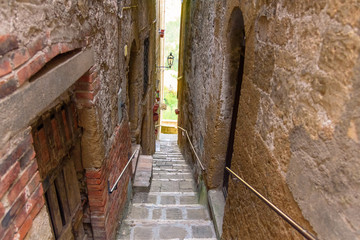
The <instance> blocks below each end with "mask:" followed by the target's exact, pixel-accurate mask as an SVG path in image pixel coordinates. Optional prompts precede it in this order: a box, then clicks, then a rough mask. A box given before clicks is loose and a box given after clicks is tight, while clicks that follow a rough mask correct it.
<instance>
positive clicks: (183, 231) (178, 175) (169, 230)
mask: <svg viewBox="0 0 360 240" xmlns="http://www.w3.org/2000/svg"><path fill="white" fill-rule="evenodd" d="M215 236H216V235H215V231H214V227H213V222H212V221H211V219H210V216H209V212H208V209H207V207H205V206H203V205H200V204H198V197H197V193H196V188H195V182H194V180H193V177H192V173H191V169H190V167H189V166H188V165H187V164H186V162H185V160H184V158H183V157H182V155H181V153H180V151H179V148H178V146H177V144H176V141H161V142H160V151H157V152H156V153H155V154H154V155H153V177H152V180H151V187H150V191H149V192H136V193H135V194H134V196H133V199H132V203H131V206H130V209H129V213H128V216H127V217H126V218H125V219H124V220H123V222H122V225H121V227H120V228H119V230H118V232H117V239H118V240H120V239H121V240H122V239H131V240H133V239H134V240H141V239H146V240H149V239H216V237H215Z"/></svg>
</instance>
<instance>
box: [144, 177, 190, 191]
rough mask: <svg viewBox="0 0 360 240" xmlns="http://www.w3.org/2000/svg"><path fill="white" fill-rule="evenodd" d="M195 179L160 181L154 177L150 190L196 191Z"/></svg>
mask: <svg viewBox="0 0 360 240" xmlns="http://www.w3.org/2000/svg"><path fill="white" fill-rule="evenodd" d="M195 190H196V188H195V182H194V181H185V180H182V181H159V180H158V179H153V180H152V183H151V187H150V192H154V191H158V192H193V191H195Z"/></svg>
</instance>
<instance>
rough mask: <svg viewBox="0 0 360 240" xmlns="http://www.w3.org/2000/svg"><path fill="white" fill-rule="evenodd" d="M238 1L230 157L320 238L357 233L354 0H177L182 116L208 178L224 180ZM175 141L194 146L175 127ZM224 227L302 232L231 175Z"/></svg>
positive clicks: (240, 231)
mask: <svg viewBox="0 0 360 240" xmlns="http://www.w3.org/2000/svg"><path fill="white" fill-rule="evenodd" d="M236 9H238V10H240V11H241V13H242V17H243V21H244V34H245V37H246V40H245V61H244V72H243V79H242V85H241V96H240V101H239V104H240V105H239V109H238V115H237V121H236V131H235V142H234V151H233V154H232V162H231V168H232V169H233V170H234V171H235V172H236V173H238V174H239V175H240V176H241V177H243V178H244V179H245V180H246V181H248V182H249V183H250V184H251V185H252V186H254V187H255V188H256V189H257V190H258V191H259V192H261V193H262V194H263V195H264V196H265V197H267V198H268V199H270V200H271V201H272V202H273V203H274V204H275V205H277V206H278V207H279V208H281V209H282V210H283V211H284V212H286V213H288V214H289V215H290V216H291V217H293V218H294V220H296V221H297V222H299V223H300V224H301V225H303V226H304V227H305V228H306V229H308V230H309V231H311V232H312V233H314V234H315V235H317V237H318V238H319V239H340V238H341V239H355V238H357V237H358V231H359V227H358V226H360V224H359V218H358V217H357V215H356V213H357V212H359V208H360V205H359V203H358V201H357V199H358V195H359V192H360V189H359V186H360V178H359V174H358V173H357V169H358V168H359V164H360V162H359V156H360V155H359V154H360V152H359V149H360V148H359V144H360V142H359V134H360V130H359V129H360V122H359V111H360V109H359V106H360V103H359V86H360V85H359V84H360V83H359V70H358V69H359V60H358V59H359V46H360V44H359V41H360V37H359V33H358V30H357V28H358V27H359V25H358V23H359V14H358V13H359V11H360V6H359V4H358V3H357V2H356V1H347V2H343V1H340V0H339V1H337V0H334V1H316V2H313V1H302V2H299V1H295V2H294V1H282V0H279V1H257V2H246V1H240V2H239V1H222V2H216V1H210V2H209V1H201V0H199V1H184V2H183V13H184V15H183V20H182V24H183V31H182V34H181V39H182V43H181V50H180V51H181V53H182V54H183V59H182V62H181V63H180V65H181V66H180V67H179V69H180V70H179V76H182V78H181V80H180V81H179V106H181V109H180V116H179V125H180V126H183V127H185V128H186V129H188V130H189V134H190V137H191V138H192V140H193V142H194V145H195V147H196V149H197V151H198V153H199V155H200V156H201V159H202V161H203V162H204V163H205V166H206V169H207V174H206V176H205V177H206V183H207V186H208V188H222V184H223V175H224V171H223V167H224V166H225V157H226V148H227V146H226V145H227V143H228V139H229V138H228V136H229V134H230V133H229V131H230V129H229V128H228V126H229V124H230V122H231V120H229V118H230V119H231V116H232V111H233V109H232V108H231V106H233V104H232V102H233V99H234V98H233V97H234V96H233V94H232V92H231V91H229V89H230V90H231V89H232V88H233V87H234V86H235V85H236V80H235V82H234V80H232V79H231V78H229V77H228V76H229V75H231V74H232V71H234V69H233V68H232V67H231V69H233V70H231V69H229V66H230V65H231V64H233V63H231V61H230V62H229V60H231V56H230V55H231V52H232V51H231V50H230V51H229V44H230V45H231V44H232V43H231V40H230V39H229V37H230V38H231V34H230V35H229V33H230V32H231V29H232V28H231V27H230V25H231V16H232V14H233V12H234V11H237V10H236ZM238 26H239V27H240V26H241V24H240V23H239V24H238ZM235 40H236V39H235ZM229 106H230V107H229ZM179 143H180V144H181V146H182V148H183V152H184V153H186V154H187V156H190V151H189V147H188V145H187V143H186V139H185V138H183V137H182V136H181V135H180V140H179ZM223 230H224V233H223V238H224V239H238V238H242V239H302V237H301V236H300V235H299V234H298V233H297V232H296V231H295V230H293V229H292V228H291V227H290V226H289V225H288V224H287V223H285V222H284V221H283V220H282V219H280V218H279V217H278V216H277V215H276V214H275V213H274V212H272V211H271V210H269V208H268V207H267V206H265V205H264V204H263V203H262V202H261V201H260V200H258V199H257V198H256V197H255V196H254V195H253V194H252V193H251V192H249V190H247V189H245V187H244V186H242V185H241V184H240V183H237V182H234V181H232V180H231V179H230V182H229V188H228V196H227V201H226V207H225V217H224V226H223Z"/></svg>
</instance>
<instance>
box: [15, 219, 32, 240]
mask: <svg viewBox="0 0 360 240" xmlns="http://www.w3.org/2000/svg"><path fill="white" fill-rule="evenodd" d="M32 222H33V221H32V218H31V216H30V215H29V216H28V217H27V218H26V220H25V222H24V223H23V225H22V226H21V228H20V229H19V232H18V234H19V238H17V239H19V240H22V239H24V238H25V236H26V234H27V233H28V231H29V230H30V228H31V226H32Z"/></svg>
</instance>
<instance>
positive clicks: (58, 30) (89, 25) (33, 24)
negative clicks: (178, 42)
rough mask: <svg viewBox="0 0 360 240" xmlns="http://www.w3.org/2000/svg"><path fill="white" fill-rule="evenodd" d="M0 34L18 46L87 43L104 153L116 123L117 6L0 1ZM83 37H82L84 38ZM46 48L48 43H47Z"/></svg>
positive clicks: (86, 1) (85, 2) (109, 3)
mask: <svg viewBox="0 0 360 240" xmlns="http://www.w3.org/2000/svg"><path fill="white" fill-rule="evenodd" d="M0 5H1V6H0V21H1V25H2V27H1V30H0V34H14V35H16V36H17V37H18V39H19V46H20V47H22V46H27V45H28V44H30V43H31V41H33V40H34V39H36V38H39V37H41V36H44V35H48V36H50V41H51V43H57V42H77V41H87V42H88V44H90V45H92V46H93V49H94V51H95V62H96V64H95V69H96V70H97V71H98V73H99V78H100V82H101V87H100V91H99V94H98V95H97V100H96V101H95V103H96V106H97V116H98V118H99V119H98V122H99V123H98V124H100V125H102V126H101V127H102V129H103V132H104V135H105V137H104V140H103V141H104V143H103V144H104V145H105V146H106V151H108V148H109V147H110V144H109V139H110V136H111V134H112V132H113V129H114V127H115V125H116V123H117V95H116V94H117V91H118V89H119V81H120V78H119V71H118V55H117V52H118V47H117V46H118V45H117V40H116V39H117V37H118V34H117V31H118V28H117V2H116V1H112V0H107V1H90V0H79V1H65V2H64V1H46V0H35V1H14V0H10V1H2V2H1V3H0ZM85 36H86V37H85ZM49 44H50V43H49Z"/></svg>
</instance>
